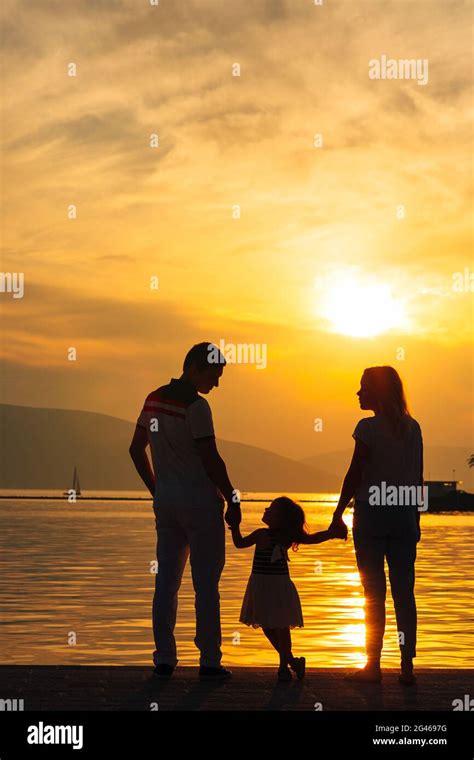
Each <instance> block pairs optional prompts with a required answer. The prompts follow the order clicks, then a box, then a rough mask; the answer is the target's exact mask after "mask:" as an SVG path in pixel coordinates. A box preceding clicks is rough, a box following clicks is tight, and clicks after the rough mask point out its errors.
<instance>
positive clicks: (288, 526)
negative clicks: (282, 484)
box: [272, 496, 308, 552]
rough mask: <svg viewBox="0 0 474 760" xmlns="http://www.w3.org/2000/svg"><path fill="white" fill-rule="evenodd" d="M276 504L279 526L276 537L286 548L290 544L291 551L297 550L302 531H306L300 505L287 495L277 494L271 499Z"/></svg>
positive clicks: (304, 518)
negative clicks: (277, 495)
mask: <svg viewBox="0 0 474 760" xmlns="http://www.w3.org/2000/svg"><path fill="white" fill-rule="evenodd" d="M272 505H277V506H278V508H279V513H280V527H279V529H278V537H279V539H280V540H281V543H282V544H283V545H284V546H286V548H287V549H289V548H290V546H291V547H292V548H293V551H295V552H296V551H298V544H299V543H300V542H301V538H302V536H303V534H304V533H307V532H308V530H307V525H306V516H305V513H304V510H303V508H302V507H300V505H299V504H297V503H296V501H293V499H290V498H289V497H288V496H279V497H278V498H276V499H274V500H273V501H272Z"/></svg>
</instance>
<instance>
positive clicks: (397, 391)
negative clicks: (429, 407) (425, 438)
mask: <svg viewBox="0 0 474 760" xmlns="http://www.w3.org/2000/svg"><path fill="white" fill-rule="evenodd" d="M362 377H363V379H364V380H365V381H366V384H367V388H368V390H369V392H370V394H371V395H372V397H373V399H374V401H375V403H376V404H377V408H378V411H379V412H380V413H381V414H383V415H384V416H385V417H386V418H387V419H388V421H389V423H390V425H391V426H392V429H393V430H394V431H395V433H397V434H399V435H401V434H402V433H404V432H405V430H406V429H407V428H408V424H409V420H410V419H411V417H410V412H409V411H408V407H407V401H406V398H405V392H404V390H403V383H402V380H401V377H400V375H399V374H398V372H397V370H396V369H394V368H393V367H387V366H382V367H368V368H367V369H365V370H364V374H363V375H362Z"/></svg>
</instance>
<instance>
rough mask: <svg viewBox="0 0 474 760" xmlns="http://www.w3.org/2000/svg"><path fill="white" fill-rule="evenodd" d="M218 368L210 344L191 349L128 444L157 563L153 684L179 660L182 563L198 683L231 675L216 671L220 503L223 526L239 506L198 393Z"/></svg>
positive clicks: (237, 515) (148, 403)
mask: <svg viewBox="0 0 474 760" xmlns="http://www.w3.org/2000/svg"><path fill="white" fill-rule="evenodd" d="M225 364H226V361H225V358H224V356H223V355H222V353H221V352H220V351H219V349H218V348H217V347H216V346H214V345H213V344H212V343H198V344H197V345H195V346H193V347H192V348H191V350H190V351H188V353H187V355H186V358H185V360H184V364H183V373H182V375H181V377H180V378H179V379H175V378H173V379H172V380H171V382H170V383H169V384H168V385H164V386H162V387H161V388H158V389H157V390H155V391H152V393H150V394H149V395H148V396H147V398H146V399H145V403H144V406H143V409H142V412H141V414H140V416H139V417H138V420H137V425H136V428H135V433H134V436H133V439H132V442H131V445H130V456H131V457H132V459H133V462H134V464H135V467H136V469H137V471H138V474H139V475H140V477H141V479H142V480H143V482H144V483H145V485H146V487H147V488H148V490H149V491H150V493H151V494H152V496H153V510H154V513H155V525H156V531H157V559H158V572H157V574H156V580H155V594H154V598H153V634H154V638H155V647H156V648H155V651H154V652H153V662H154V665H155V667H154V673H155V674H156V675H157V676H158V677H160V678H169V677H170V676H171V675H172V673H173V670H174V668H175V666H176V664H177V662H178V659H177V652H176V641H175V637H174V628H175V624H176V611H177V606H178V590H179V587H180V585H181V579H182V576H183V572H184V568H185V565H186V562H187V559H188V557H190V562H191V573H192V580H193V586H194V592H195V607H196V636H195V639H194V643H195V644H196V646H197V647H198V649H199V650H200V670H199V677H200V678H201V679H203V680H204V679H225V678H230V676H231V675H232V674H231V672H230V671H229V670H226V669H225V668H223V667H222V666H221V657H222V652H221V625H220V606H219V579H220V576H221V573H222V570H223V567H224V562H225V526H224V500H225V501H226V502H227V511H226V514H225V520H226V521H227V522H228V523H229V524H231V523H236V524H238V523H239V522H240V520H241V512H240V503H239V499H238V496H237V492H236V491H235V489H234V488H233V487H232V484H231V482H230V480H229V477H228V475H227V470H226V466H225V463H224V461H223V459H222V458H221V456H220V455H219V452H218V450H217V447H216V439H215V435H214V426H213V422H212V414H211V409H210V406H209V404H208V402H207V401H206V399H204V398H203V397H202V396H200V395H199V393H204V394H207V393H209V392H210V391H211V390H212V389H213V388H217V387H218V386H219V379H220V377H221V376H222V373H223V371H224V366H225ZM148 444H150V448H151V455H152V462H153V467H152V466H151V464H150V461H149V459H148V456H147V452H146V448H147V446H148Z"/></svg>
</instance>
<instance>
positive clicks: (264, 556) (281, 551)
mask: <svg viewBox="0 0 474 760" xmlns="http://www.w3.org/2000/svg"><path fill="white" fill-rule="evenodd" d="M267 534H268V536H269V538H270V543H269V545H268V547H266V548H260V549H259V547H258V546H256V547H255V554H254V558H253V565H252V573H254V574H255V575H289V571H288V553H287V550H286V548H285V547H284V546H282V545H281V544H280V543H279V542H278V540H277V538H276V537H275V535H274V534H273V533H272V531H271V530H267Z"/></svg>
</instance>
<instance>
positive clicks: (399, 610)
mask: <svg viewBox="0 0 474 760" xmlns="http://www.w3.org/2000/svg"><path fill="white" fill-rule="evenodd" d="M401 509H405V508H404V507H389V506H372V505H369V504H368V503H366V502H357V503H356V506H355V509H354V525H353V531H352V533H353V537H354V547H355V552H356V559H357V567H358V568H359V573H360V579H361V582H362V586H363V588H364V596H365V629H366V650H367V655H368V657H369V658H370V659H378V658H380V656H381V652H382V645H383V636H384V632H385V597H386V578H385V564H384V560H385V558H386V559H387V565H388V573H389V579H390V588H391V591H392V598H393V602H394V606H395V615H396V619H397V630H398V638H399V645H400V652H401V654H402V659H404V658H410V657H415V656H416V603H415V594H414V586H415V559H416V544H417V539H418V528H417V524H416V513H415V512H413V513H412V514H407V513H400V510H401ZM383 510H385V512H384V511H383ZM394 510H397V511H394Z"/></svg>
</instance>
